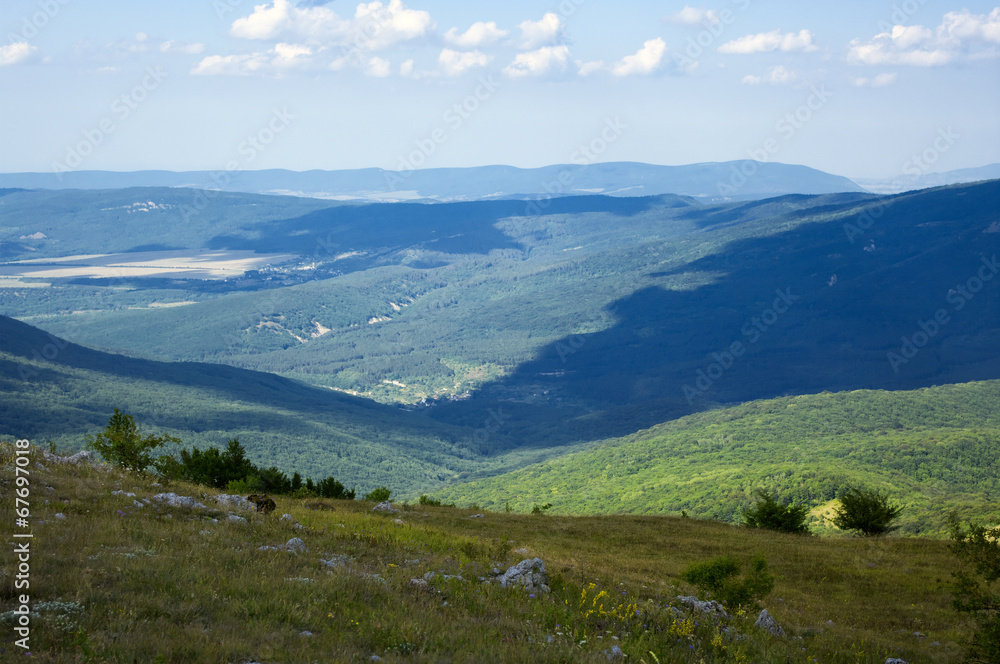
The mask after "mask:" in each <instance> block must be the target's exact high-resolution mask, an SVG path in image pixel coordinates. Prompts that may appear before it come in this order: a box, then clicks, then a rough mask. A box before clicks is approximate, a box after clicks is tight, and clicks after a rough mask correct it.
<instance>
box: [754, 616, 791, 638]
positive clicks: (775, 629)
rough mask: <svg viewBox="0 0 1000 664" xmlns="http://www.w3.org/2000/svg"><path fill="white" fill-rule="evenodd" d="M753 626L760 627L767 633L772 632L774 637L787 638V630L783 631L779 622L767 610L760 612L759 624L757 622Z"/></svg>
mask: <svg viewBox="0 0 1000 664" xmlns="http://www.w3.org/2000/svg"><path fill="white" fill-rule="evenodd" d="M753 626H754V627H758V628H760V629H762V630H764V631H765V632H770V633H771V634H773V635H774V636H785V630H783V629H781V625H779V624H778V621H777V620H775V619H774V617H772V616H771V614H770V613H768V612H767V609H764V610H763V611H761V612H760V615H759V616H757V622H755V623H754V624H753Z"/></svg>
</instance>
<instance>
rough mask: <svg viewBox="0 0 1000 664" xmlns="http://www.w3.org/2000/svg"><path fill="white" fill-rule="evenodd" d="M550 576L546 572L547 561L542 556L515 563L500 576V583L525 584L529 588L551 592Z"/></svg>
mask: <svg viewBox="0 0 1000 664" xmlns="http://www.w3.org/2000/svg"><path fill="white" fill-rule="evenodd" d="M548 582H549V577H548V575H547V574H546V573H545V563H544V562H542V559H541V558H528V559H526V560H522V561H521V562H519V563H518V564H516V565H513V566H511V567H509V568H508V569H507V571H506V572H504V573H503V576H501V577H500V585H501V586H503V587H504V588H507V587H510V586H523V587H524V588H526V589H527V590H541V591H542V592H549V586H548Z"/></svg>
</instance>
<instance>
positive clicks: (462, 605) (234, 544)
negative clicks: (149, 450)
mask: <svg viewBox="0 0 1000 664" xmlns="http://www.w3.org/2000/svg"><path fill="white" fill-rule="evenodd" d="M13 458H14V454H13V446H12V445H11V444H9V443H4V444H3V445H2V446H0V466H2V467H3V469H4V476H3V478H2V480H0V481H2V482H3V483H4V485H5V486H4V490H5V491H10V490H11V484H12V477H13V475H12V472H11V471H12V467H13V466H12V464H13ZM30 460H31V463H30V477H31V493H30V502H31V517H30V521H31V523H30V531H31V533H32V534H33V535H34V538H33V539H32V540H31V555H30V574H31V587H30V589H29V590H28V591H22V592H30V603H29V605H30V610H31V614H30V626H31V639H30V646H31V652H32V655H33V657H32V658H33V660H37V661H41V662H53V663H55V662H60V663H61V662H71V661H73V662H75V661H81V660H83V661H101V662H120V663H131V662H133V661H136V660H137V661H143V662H174V661H178V662H179V661H198V662H219V663H223V662H247V661H255V662H267V663H268V664H278V663H281V662H304V661H344V662H354V661H357V662H361V661H375V660H373V659H372V657H373V656H377V657H379V658H381V661H383V662H386V664H391V663H396V662H439V661H450V662H469V663H473V662H474V663H477V664H478V663H479V662H483V661H490V662H525V661H532V662H570V661H572V662H607V661H609V654H610V653H611V652H612V651H613V650H614V649H615V648H617V649H620V650H621V651H622V654H623V655H625V656H627V657H628V660H627V661H635V662H646V663H647V664H652V663H653V662H654V661H655V662H660V663H661V664H663V663H666V662H692V663H694V662H699V661H712V662H747V661H753V662H759V663H761V664H768V663H771V662H774V663H778V662H786V661H789V660H790V659H795V660H798V659H800V658H801V659H803V660H805V659H809V661H812V660H813V658H815V659H816V660H818V661H823V662H836V663H844V664H847V663H848V662H850V663H851V664H856V663H858V662H862V663H866V664H883V662H884V661H885V659H886V658H887V657H890V656H891V657H902V658H903V659H905V660H907V661H911V662H916V661H920V662H933V663H936V664H946V663H951V662H958V661H960V658H961V652H962V642H963V641H964V640H965V639H967V638H968V636H969V635H970V633H971V632H970V630H971V627H972V626H971V624H970V622H969V621H968V620H966V618H965V617H964V616H961V615H959V614H957V613H955V612H954V611H953V609H952V608H951V595H950V591H949V587H948V573H949V572H950V571H951V570H952V569H955V564H956V563H955V561H954V559H953V558H952V557H951V555H950V554H949V553H948V552H947V550H946V546H945V543H944V542H939V541H932V540H920V539H894V538H892V539H879V540H867V539H844V540H835V539H827V538H822V539H821V538H803V537H799V536H793V535H781V534H776V533H771V532H767V531H746V530H742V529H734V528H732V527H731V526H728V525H725V524H721V523H716V522H710V521H698V520H694V519H681V518H671V517H641V516H631V517H563V516H554V515H548V516H538V515H534V516H532V515H516V514H504V513H497V512H476V511H473V510H457V509H450V508H446V507H431V506H423V505H405V504H397V505H396V508H397V509H399V510H400V511H399V512H398V513H396V514H391V513H385V512H381V513H378V512H373V511H372V510H371V507H372V506H371V504H370V503H363V502H356V501H331V500H320V499H306V500H296V499H290V498H283V497H279V498H278V501H277V502H278V507H277V510H276V511H275V512H274V513H273V514H270V515H263V514H256V513H252V512H247V511H245V510H242V509H240V508H239V507H237V506H235V504H233V503H232V502H231V501H229V502H227V503H225V504H219V503H218V502H217V501H216V494H215V492H213V491H206V490H205V489H204V487H199V486H195V485H190V484H185V483H171V484H170V485H169V486H166V485H162V480H160V481H157V478H155V477H151V476H139V475H133V474H131V473H126V472H120V471H118V470H113V469H109V468H107V467H103V466H92V465H90V464H89V463H86V462H84V463H80V464H78V465H73V464H69V463H65V462H60V460H59V459H58V458H57V457H54V456H51V455H45V454H43V453H42V451H41V450H40V449H39V448H37V447H33V448H31V449H30ZM166 493H172V494H177V495H179V496H183V497H193V501H188V502H189V503H192V502H193V503H199V504H200V505H198V504H195V505H189V506H187V507H185V506H181V505H180V504H179V503H178V501H177V500H176V499H170V498H169V496H166V495H164V494H166ZM170 501H173V502H174V504H173V505H171V504H170ZM11 510H12V506H11V503H10V502H9V501H5V502H4V503H3V507H2V513H3V516H4V517H5V518H6V519H7V522H8V523H13V514H12V512H11ZM284 514H287V515H288V516H287V517H284V516H282V515H284ZM294 538H298V541H296V540H295V539H294ZM286 542H287V543H288V546H287V547H286V546H285V545H286ZM755 553H762V554H763V555H764V557H765V560H766V562H767V564H768V569H769V571H770V573H773V575H774V577H775V586H774V590H773V591H772V592H771V593H769V594H767V595H766V596H765V597H764V599H763V600H762V605H763V607H764V608H766V609H767V610H768V611H769V613H771V614H772V615H773V616H774V618H775V619H776V620H777V621H778V624H779V625H780V626H782V628H783V629H784V630H785V632H786V636H785V637H775V636H771V635H770V634H768V633H766V632H764V631H761V630H760V629H757V628H755V627H754V626H753V622H754V619H755V618H756V615H757V611H758V610H759V609H757V608H752V609H751V608H749V607H748V609H747V610H745V611H739V610H738V607H732V606H730V607H727V608H728V609H729V612H730V613H731V614H732V616H731V617H730V618H728V619H720V618H717V617H712V616H709V615H706V614H702V613H692V611H691V609H690V608H687V607H685V605H684V604H683V603H681V602H680V601H679V599H678V595H690V594H692V593H693V592H695V589H694V588H693V587H691V586H689V585H688V584H686V583H685V582H684V581H682V580H681V578H680V575H681V574H682V573H683V572H684V570H686V569H687V568H688V567H689V566H690V565H692V564H694V563H701V562H705V561H707V560H710V559H712V558H714V557H716V556H720V555H722V554H729V555H732V556H734V557H735V558H736V559H738V560H740V561H743V562H746V561H747V560H748V559H749V558H750V556H752V555H753V554H755ZM534 557H538V558H540V559H541V560H542V562H543V563H544V565H545V568H546V574H547V579H546V580H547V581H548V584H547V585H548V586H549V588H550V589H551V590H550V592H544V590H540V589H535V590H533V591H532V590H528V589H525V588H520V587H501V585H500V584H499V583H498V582H497V581H496V580H492V581H491V579H495V578H496V577H495V575H494V572H493V571H492V569H493V568H499V569H500V570H503V569H506V568H507V567H508V566H512V565H514V564H515V563H517V562H519V561H521V560H524V559H531V558H534ZM480 577H481V578H480ZM10 581H11V579H10V578H9V577H7V578H6V580H5V581H4V587H5V588H6V590H5V593H6V597H7V599H8V600H9V599H11V591H10ZM484 581H485V582H484ZM8 604H11V602H8ZM15 608H16V606H14V607H12V608H11V609H10V611H8V612H7V613H5V614H2V615H0V622H3V623H4V624H8V625H9V624H10V621H11V620H12V619H13V618H15V617H16V616H15V615H14V614H13V613H11V611H13V610H15ZM14 650H15V649H14V647H13V646H12V645H11V644H10V643H7V644H4V645H3V650H2V652H3V654H4V657H7V655H8V654H9V651H14ZM17 652H18V654H19V655H20V653H21V652H22V651H20V649H17ZM22 656H23V655H22Z"/></svg>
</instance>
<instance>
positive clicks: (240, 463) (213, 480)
mask: <svg viewBox="0 0 1000 664" xmlns="http://www.w3.org/2000/svg"><path fill="white" fill-rule="evenodd" d="M180 463H181V465H182V466H183V468H184V478H185V479H186V480H188V481H190V482H195V483H196V484H204V485H205V486H211V487H215V488H216V489H222V488H224V487H227V486H229V484H230V483H231V482H237V481H240V480H246V479H248V478H250V477H252V476H255V475H259V474H260V471H259V470H258V469H257V466H255V465H254V464H253V463H252V462H251V461H250V460H249V459H247V458H246V450H244V449H243V446H242V445H241V444H240V441H239V440H238V439H236V438H233V439H232V440H230V441H229V442H228V443H227V444H226V451H225V452H220V451H219V450H218V449H216V448H214V447H210V448H208V449H207V450H205V451H202V450H199V449H198V448H197V447H194V448H191V451H190V452H188V451H187V450H181V461H180ZM258 488H263V487H258Z"/></svg>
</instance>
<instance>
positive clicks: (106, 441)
mask: <svg viewBox="0 0 1000 664" xmlns="http://www.w3.org/2000/svg"><path fill="white" fill-rule="evenodd" d="M86 441H87V448H88V449H91V450H94V451H95V452H97V453H98V454H100V455H101V456H102V457H103V458H104V460H105V461H107V462H108V463H111V464H114V465H116V466H120V467H121V468H126V469H128V470H133V471H135V472H138V473H142V472H145V470H146V468H148V467H149V466H151V465H153V457H152V456H151V455H150V452H152V451H153V450H155V449H156V448H157V447H160V446H161V445H163V444H164V443H179V442H181V441H179V440H178V439H176V438H173V437H172V436H154V435H152V434H150V435H148V436H145V437H143V436H140V435H139V426H138V425H137V424H136V423H135V420H134V419H133V418H132V416H131V415H126V414H125V413H122V412H120V411H119V410H118V409H117V408H115V412H114V414H113V415H112V416H111V419H110V420H109V421H108V426H106V427H104V431H102V432H101V433H99V434H97V435H96V436H87V437H86Z"/></svg>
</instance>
